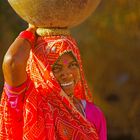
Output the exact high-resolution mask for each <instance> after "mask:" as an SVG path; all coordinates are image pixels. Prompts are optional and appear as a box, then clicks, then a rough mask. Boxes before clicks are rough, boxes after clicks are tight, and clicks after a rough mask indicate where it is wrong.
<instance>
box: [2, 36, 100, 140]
mask: <svg viewBox="0 0 140 140" xmlns="http://www.w3.org/2000/svg"><path fill="white" fill-rule="evenodd" d="M66 52H71V53H72V54H73V55H74V57H75V58H76V60H77V61H78V63H79V69H80V74H81V81H80V82H79V83H78V84H77V85H76V87H75V90H74V96H75V97H76V98H78V99H86V100H87V101H91V100H92V99H91V93H90V91H89V89H88V86H87V83H86V80H85V78H84V73H83V70H82V63H81V58H80V53H79V50H78V47H77V44H76V42H75V40H74V39H73V38H72V37H71V36H50V37H39V38H38V40H37V43H36V46H34V47H33V48H32V50H31V51H30V56H29V59H28V62H27V69H26V71H27V75H28V80H27V81H28V82H27V88H26V91H25V95H24V98H22V100H21V101H20V102H21V104H20V105H19V110H18V111H19V112H21V113H20V114H21V116H22V117H20V116H18V113H17V110H14V109H12V108H11V107H10V106H9V104H8V102H7V101H8V98H7V95H6V93H5V90H3V94H2V99H1V106H0V140H20V139H23V140H98V139H99V136H98V133H97V130H96V128H95V125H94V124H91V123H90V122H89V121H88V120H87V119H86V118H85V117H84V116H83V115H82V114H81V113H80V112H79V111H78V110H77V109H76V107H75V106H74V105H73V103H72V102H71V100H70V99H69V97H68V96H67V95H66V93H65V92H64V91H63V90H62V88H61V87H60V85H59V83H58V82H57V80H56V79H55V77H54V75H53V73H52V65H53V64H54V63H55V62H56V61H57V59H58V58H59V57H60V56H61V55H63V54H64V53H66ZM19 96H20V95H19Z"/></svg>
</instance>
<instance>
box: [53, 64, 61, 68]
mask: <svg viewBox="0 0 140 140" xmlns="http://www.w3.org/2000/svg"><path fill="white" fill-rule="evenodd" d="M56 66H59V67H61V66H62V65H61V64H54V65H53V67H56Z"/></svg>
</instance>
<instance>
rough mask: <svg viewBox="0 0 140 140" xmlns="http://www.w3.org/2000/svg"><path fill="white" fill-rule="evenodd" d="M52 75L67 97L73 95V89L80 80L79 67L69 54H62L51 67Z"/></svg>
mask: <svg viewBox="0 0 140 140" xmlns="http://www.w3.org/2000/svg"><path fill="white" fill-rule="evenodd" d="M52 70H53V73H54V76H55V78H56V79H57V81H58V82H59V84H60V85H61V87H62V89H63V90H64V91H65V93H66V94H67V95H68V96H72V95H73V93H74V87H75V85H76V83H77V82H78V81H79V80H80V71H79V65H78V62H77V61H76V59H74V57H73V56H72V54H71V53H65V54H63V55H62V56H61V57H60V58H59V59H58V60H57V62H56V63H55V64H54V65H53V68H52Z"/></svg>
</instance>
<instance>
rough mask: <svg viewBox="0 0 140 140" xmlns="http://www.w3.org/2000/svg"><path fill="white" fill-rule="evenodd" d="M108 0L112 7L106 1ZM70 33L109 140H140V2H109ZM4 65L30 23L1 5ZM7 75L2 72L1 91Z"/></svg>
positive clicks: (0, 44) (0, 45) (0, 41)
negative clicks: (102, 113)
mask: <svg viewBox="0 0 140 140" xmlns="http://www.w3.org/2000/svg"><path fill="white" fill-rule="evenodd" d="M107 2H108V3H107ZM107 2H106V1H103V0H102V2H101V4H100V6H99V7H98V8H97V10H96V11H95V13H94V14H92V15H91V16H90V17H89V18H88V19H87V20H86V21H85V22H84V23H82V24H81V25H79V26H78V27H76V28H74V29H72V35H73V36H74V37H75V38H76V40H77V42H78V45H79V48H80V51H81V55H82V60H83V65H84V70H85V74H86V78H87V80H88V84H89V86H90V88H91V91H92V93H93V96H94V101H95V103H96V104H97V105H99V106H100V107H101V109H102V110H103V112H104V113H105V116H106V119H107V128H108V140H140V56H139V55H140V1H139V0H133V1H132V0H115V1H114V0H108V1H107ZM0 27H1V28H0V30H1V31H0V66H2V60H3V57H4V54H5V53H6V51H7V49H8V47H9V46H10V44H11V43H12V42H13V41H14V39H15V38H16V36H17V35H18V34H19V32H20V31H22V30H24V29H26V27H27V24H26V23H25V22H24V21H23V20H22V19H20V18H19V17H18V16H17V15H16V14H15V12H14V11H13V10H12V8H11V7H10V5H9V4H8V2H7V1H5V0H1V1H0ZM2 87H3V74H2V68H0V93H2Z"/></svg>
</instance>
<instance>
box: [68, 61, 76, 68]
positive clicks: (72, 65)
mask: <svg viewBox="0 0 140 140" xmlns="http://www.w3.org/2000/svg"><path fill="white" fill-rule="evenodd" d="M77 67H78V64H77V63H76V62H74V63H71V64H70V68H77Z"/></svg>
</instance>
